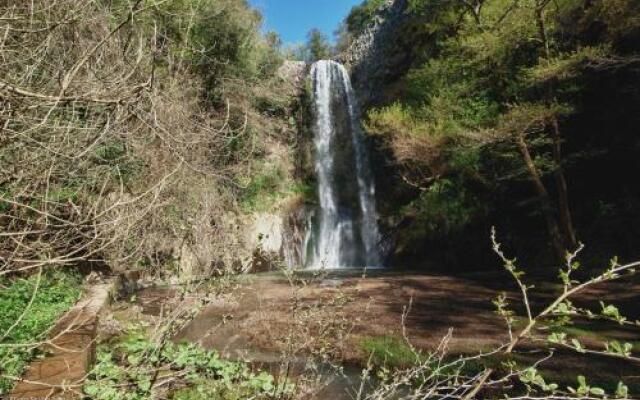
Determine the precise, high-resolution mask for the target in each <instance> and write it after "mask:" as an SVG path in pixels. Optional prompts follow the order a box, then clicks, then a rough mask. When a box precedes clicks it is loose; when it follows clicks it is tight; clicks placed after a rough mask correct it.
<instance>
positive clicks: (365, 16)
mask: <svg viewBox="0 0 640 400" xmlns="http://www.w3.org/2000/svg"><path fill="white" fill-rule="evenodd" d="M384 2H385V0H365V1H363V2H362V4H360V5H357V6H355V7H353V8H352V9H351V12H349V15H348V16H347V18H346V19H345V24H346V27H347V30H348V31H349V33H351V34H353V35H357V34H359V33H360V32H362V31H363V30H364V28H366V27H367V25H369V23H370V22H371V21H372V19H373V17H374V15H375V12H376V11H377V10H378V9H379V8H380V6H382V5H383V4H384Z"/></svg>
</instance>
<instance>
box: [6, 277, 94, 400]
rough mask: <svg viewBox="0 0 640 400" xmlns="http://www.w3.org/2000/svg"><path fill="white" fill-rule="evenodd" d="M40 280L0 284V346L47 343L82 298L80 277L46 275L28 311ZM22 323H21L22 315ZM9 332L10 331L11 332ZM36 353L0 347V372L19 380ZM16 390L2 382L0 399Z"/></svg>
mask: <svg viewBox="0 0 640 400" xmlns="http://www.w3.org/2000/svg"><path fill="white" fill-rule="evenodd" d="M37 281H38V276H37V275H33V276H31V277H29V278H21V279H13V280H9V279H3V280H0V338H2V337H3V336H5V335H6V337H5V338H4V339H1V340H0V344H15V343H32V342H38V341H40V340H42V339H44V338H45V337H46V335H47V333H48V331H49V329H50V328H51V327H52V326H53V324H54V323H55V322H56V321H57V320H58V318H59V317H60V316H61V315H62V314H63V313H64V312H65V311H67V310H68V309H69V308H70V307H71V306H72V305H73V304H74V303H75V302H76V301H77V300H78V298H79V297H80V295H81V292H82V291H81V288H80V284H81V279H80V277H79V276H78V275H77V274H73V273H69V272H63V271H53V272H45V273H43V275H42V277H41V280H40V285H39V288H38V291H37V292H36V294H35V297H34V298H33V303H32V304H31V306H30V307H29V303H30V301H31V298H32V297H33V295H34V289H35V287H36V285H37ZM25 310H27V312H26V313H25V314H24V317H23V318H22V320H20V321H19V323H18V324H17V325H16V326H15V327H14V328H11V327H12V326H13V325H14V324H15V323H16V321H18V320H19V318H20V316H21V315H22V314H23V312H24V311H25ZM9 329H11V330H10V331H9ZM37 352H38V350H37V349H29V348H11V347H0V371H2V374H5V375H9V376H16V377H17V376H20V375H21V374H22V372H23V370H24V368H25V366H26V365H27V363H28V362H29V361H30V360H31V359H32V358H34V357H35V356H36V355H37ZM12 387H13V381H11V380H8V379H0V396H1V395H3V394H5V393H7V392H8V391H9V390H10V389H11V388H12Z"/></svg>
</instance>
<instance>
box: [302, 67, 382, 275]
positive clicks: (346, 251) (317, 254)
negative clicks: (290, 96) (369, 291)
mask: <svg viewBox="0 0 640 400" xmlns="http://www.w3.org/2000/svg"><path fill="white" fill-rule="evenodd" d="M311 75H312V78H313V85H314V104H315V118H316V121H315V126H314V144H315V150H316V154H315V169H316V174H317V179H318V201H319V208H318V212H317V214H316V216H315V219H314V226H313V227H312V229H311V231H310V234H309V239H308V240H307V246H308V247H309V249H308V253H307V254H308V256H307V260H306V266H307V267H309V268H328V269H333V268H346V267H378V266H380V264H381V260H380V254H379V251H378V240H379V232H378V224H377V216H376V204H375V186H374V183H373V179H372V177H371V170H370V166H369V160H368V156H367V150H366V147H365V145H364V143H363V134H362V129H361V127H360V116H359V111H358V107H357V103H356V99H355V95H354V92H353V88H352V86H351V82H350V79H349V74H348V73H347V71H346V69H345V68H344V66H342V65H341V64H339V63H337V62H334V61H318V62H317V63H315V64H314V65H313V67H312V69H311Z"/></svg>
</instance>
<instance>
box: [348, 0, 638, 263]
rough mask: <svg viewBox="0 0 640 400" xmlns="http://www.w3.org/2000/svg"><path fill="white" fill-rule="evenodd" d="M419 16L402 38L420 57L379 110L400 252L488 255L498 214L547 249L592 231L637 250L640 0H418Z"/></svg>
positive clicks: (603, 247)
mask: <svg viewBox="0 0 640 400" xmlns="http://www.w3.org/2000/svg"><path fill="white" fill-rule="evenodd" d="M375 5H376V2H375V1H367V2H365V3H364V4H363V5H362V6H361V7H358V8H355V9H354V11H353V12H352V13H351V15H350V16H349V17H348V18H347V19H346V21H347V27H349V32H348V33H350V34H353V35H355V34H357V33H358V31H359V30H361V29H362V28H361V26H362V22H357V23H356V22H354V21H365V22H366V21H367V20H368V19H367V18H366V16H367V15H370V14H369V12H368V11H367V10H369V9H371V8H372V7H375ZM405 13H406V14H407V15H408V16H409V20H408V21H409V22H408V23H407V24H405V25H404V26H403V27H402V28H401V29H400V30H399V32H397V33H396V36H395V37H396V39H397V48H398V49H401V50H398V51H405V50H406V49H407V48H409V49H411V52H412V60H413V61H412V63H411V65H403V66H399V67H398V69H404V70H406V71H407V72H406V73H404V74H403V75H401V77H400V81H399V82H396V81H394V82H386V83H385V84H386V85H387V87H388V90H387V96H386V98H384V99H383V101H382V102H381V103H380V102H378V103H377V104H375V107H374V108H372V109H371V110H370V111H369V114H368V122H367V128H368V131H369V132H370V133H371V134H372V135H374V136H376V137H377V139H376V142H377V143H378V145H379V146H378V147H379V148H381V149H386V150H383V153H384V152H386V153H387V154H389V156H387V163H388V162H389V161H390V162H391V163H392V165H391V166H390V167H388V168H389V169H390V170H391V171H392V173H393V175H395V177H396V178H394V179H395V181H393V185H392V186H394V187H396V188H397V189H396V190H395V191H393V192H392V193H389V192H387V196H386V197H385V198H384V199H382V204H383V208H384V210H383V212H384V213H385V214H386V215H387V216H388V217H389V218H388V219H387V222H388V224H389V226H390V227H391V228H390V229H393V228H392V227H393V226H398V227H402V229H400V230H399V231H400V232H401V233H400V234H398V235H397V237H396V240H397V243H398V245H399V247H400V250H399V254H398V256H399V257H401V259H402V260H404V261H401V262H410V260H412V259H416V256H418V255H419V254H422V255H424V254H427V253H428V254H429V255H430V256H435V255H436V254H438V253H439V254H440V255H442V256H444V257H445V258H446V259H447V261H448V262H456V261H458V262H460V263H464V264H468V262H469V261H471V260H474V261H478V260H482V258H478V257H479V256H481V255H483V254H486V253H485V252H484V251H483V250H482V249H483V248H484V249H486V248H488V246H486V244H487V242H486V235H487V232H488V231H489V227H490V225H492V224H496V225H497V226H498V228H499V229H500V230H501V231H503V232H505V233H506V234H507V235H509V239H508V244H509V245H510V246H514V248H515V249H517V253H518V254H520V255H523V256H526V255H528V256H533V255H536V257H537V261H540V262H544V260H549V259H550V258H551V255H550V253H551V254H555V255H556V258H555V259H556V260H557V259H558V258H562V257H563V254H564V253H565V251H567V250H571V251H572V250H574V249H575V248H576V247H577V242H578V241H582V242H586V243H587V244H588V247H587V249H588V251H591V256H597V255H598V254H600V255H604V256H606V255H608V254H610V253H612V252H614V253H618V254H621V255H624V256H625V257H634V256H637V246H638V242H637V238H638V232H637V231H636V230H635V228H634V227H635V226H637V225H638V224H637V221H638V217H639V216H640V193H639V192H638V188H637V185H635V184H634V183H633V179H629V177H630V176H632V175H633V174H635V173H636V172H637V171H638V170H639V169H638V167H639V165H638V162H637V160H638V148H639V147H638V143H639V142H638V137H637V134H636V133H637V128H636V127H637V125H638V117H637V112H635V110H637V109H638V107H639V106H640V91H639V90H638V85H637V81H638V77H639V71H640V58H639V56H638V53H639V52H640V4H638V3H637V2H636V1H631V0H615V1H605V0H595V1H591V0H587V1H585V0H561V1H548V0H526V1H509V0H468V1H466V0H460V1H458V0H444V1H432V0H412V1H409V2H407V6H406V10H405ZM369 19H370V18H369ZM391 56H393V54H392V55H391ZM379 168H381V167H379ZM387 172H388V171H387ZM388 175H390V174H387V173H381V171H379V173H378V176H379V177H382V178H381V179H383V183H381V184H382V185H383V186H385V187H389V186H390V182H389V181H384V179H385V178H384V177H385V176H388ZM545 231H546V232H547V234H546V235H540V234H539V233H540V232H545ZM425 243H427V244H428V245H427V246H425V245H424V244H425ZM463 248H464V249H465V250H464V252H460V251H459V250H460V249H463ZM543 249H544V251H540V250H543ZM546 249H552V250H551V251H547V250H546ZM421 251H424V252H425V253H421ZM463 253H464V254H463ZM417 258H418V259H421V257H419V256H418V257H417Z"/></svg>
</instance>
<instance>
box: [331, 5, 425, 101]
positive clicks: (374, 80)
mask: <svg viewBox="0 0 640 400" xmlns="http://www.w3.org/2000/svg"><path fill="white" fill-rule="evenodd" d="M407 6H408V1H407V0H389V1H387V2H386V3H385V4H384V5H383V6H381V7H380V9H379V10H378V12H377V13H376V15H375V16H374V18H373V20H372V22H371V23H370V24H369V26H367V27H366V28H365V29H364V31H363V32H362V33H361V34H360V35H359V36H357V37H356V38H355V39H354V41H353V42H352V43H351V45H350V46H349V48H348V50H347V51H346V52H345V54H343V55H342V56H341V57H340V58H341V61H342V62H343V63H344V64H346V65H347V66H348V67H349V69H350V70H351V74H352V83H353V85H354V88H355V90H356V92H357V93H358V97H359V99H360V103H361V104H362V106H363V107H364V108H367V107H368V106H370V105H375V104H378V103H380V102H382V101H383V100H384V91H383V90H380V88H382V87H384V86H386V85H388V84H389V83H391V82H394V81H396V80H397V79H398V78H399V77H401V76H402V75H404V73H405V72H406V71H407V70H408V68H409V66H410V65H411V62H412V60H413V58H414V52H413V48H414V46H412V43H411V42H412V40H411V38H410V35H408V34H406V33H405V32H407V26H408V24H409V19H410V17H409V15H408V14H407V13H406V10H407Z"/></svg>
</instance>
